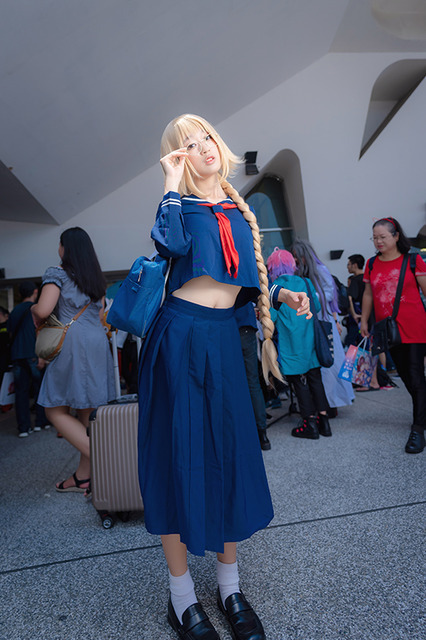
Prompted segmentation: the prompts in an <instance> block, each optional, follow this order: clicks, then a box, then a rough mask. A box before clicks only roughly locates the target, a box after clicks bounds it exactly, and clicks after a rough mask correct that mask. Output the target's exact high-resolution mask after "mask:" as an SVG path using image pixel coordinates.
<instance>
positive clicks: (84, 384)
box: [31, 227, 114, 492]
mask: <svg viewBox="0 0 426 640" xmlns="http://www.w3.org/2000/svg"><path fill="white" fill-rule="evenodd" d="M58 253H59V257H60V258H61V265H60V266H58V267H49V269H47V271H46V273H45V274H44V276H43V284H42V286H43V288H42V291H41V294H40V299H39V301H38V303H37V304H35V305H34V306H33V307H32V309H31V311H32V313H33V317H34V321H35V323H36V324H40V323H41V321H42V320H44V319H45V318H47V317H48V316H49V314H50V313H52V312H53V311H54V310H56V311H55V312H56V315H57V316H58V317H59V320H60V321H61V322H62V323H64V324H65V323H67V322H69V321H70V320H71V319H72V318H73V317H74V316H75V315H76V314H77V313H78V312H79V311H80V310H81V309H83V308H84V312H83V313H82V314H81V315H80V316H79V318H78V319H77V320H76V321H75V322H73V324H72V325H71V326H70V328H69V329H68V332H67V334H66V337H65V340H64V343H63V347H62V351H61V352H60V353H59V355H58V356H57V357H56V358H55V359H54V360H53V361H52V362H51V363H50V364H48V365H47V367H46V373H45V375H44V378H43V382H42V385H41V389H40V394H39V397H38V403H39V404H40V405H41V406H43V407H45V409H46V415H47V418H48V420H49V422H51V423H52V424H53V425H54V427H55V428H56V429H57V431H58V432H59V433H60V434H61V435H62V436H63V437H64V438H65V439H66V440H68V442H70V443H71V444H72V445H73V446H74V447H76V449H78V451H79V452H80V463H79V465H78V467H77V470H76V471H75V473H74V474H73V475H72V477H70V478H68V479H67V480H64V481H63V482H61V483H60V484H58V485H56V489H57V491H60V492H85V491H89V490H90V457H89V456H90V451H89V438H88V437H87V426H88V423H89V415H90V413H91V411H92V410H93V409H94V408H96V407H98V406H99V405H100V404H104V403H106V402H108V401H109V400H112V399H113V398H114V381H113V362H112V356H111V353H110V350H109V345H108V339H107V337H106V334H105V331H104V328H103V326H102V324H101V316H102V314H103V308H104V295H105V289H106V285H105V279H104V276H103V274H102V271H101V267H100V265H99V262H98V258H97V256H96V253H95V250H94V248H93V244H92V241H91V239H90V237H89V236H88V234H87V233H86V231H84V229H81V228H80V227H74V228H72V229H67V230H66V231H64V232H63V233H62V235H61V238H60V243H59V250H58ZM71 408H73V409H76V410H77V416H78V417H77V418H75V417H74V416H72V415H71V414H70V409H71Z"/></svg>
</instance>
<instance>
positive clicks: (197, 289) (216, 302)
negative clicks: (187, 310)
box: [172, 276, 241, 309]
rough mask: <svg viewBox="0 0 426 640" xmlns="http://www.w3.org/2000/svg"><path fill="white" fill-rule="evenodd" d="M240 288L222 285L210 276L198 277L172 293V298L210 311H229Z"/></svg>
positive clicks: (232, 285)
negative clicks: (207, 308) (210, 309)
mask: <svg viewBox="0 0 426 640" xmlns="http://www.w3.org/2000/svg"><path fill="white" fill-rule="evenodd" d="M240 289H241V287H237V286H235V285H234V284H224V283H223V282H218V281H217V280H213V278H211V277H210V276H200V277H199V278H192V280H188V282H185V284H184V285H182V286H181V288H180V289H176V291H173V293H172V296H174V297H175V298H180V299H181V300H186V301H187V302H192V303H193V304H199V305H201V306H202V307H210V308H212V309H229V307H233V306H234V304H235V300H236V299H237V295H238V293H239V291H240Z"/></svg>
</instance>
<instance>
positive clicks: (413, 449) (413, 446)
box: [405, 431, 425, 453]
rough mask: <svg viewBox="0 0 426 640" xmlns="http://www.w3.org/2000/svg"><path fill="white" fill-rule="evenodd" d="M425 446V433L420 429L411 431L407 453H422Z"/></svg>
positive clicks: (406, 448) (406, 446)
mask: <svg viewBox="0 0 426 640" xmlns="http://www.w3.org/2000/svg"><path fill="white" fill-rule="evenodd" d="M424 448H425V437H424V435H423V433H419V432H418V431H411V433H410V435H409V436H408V440H407V444H406V445H405V451H406V453H421V452H422V451H423V449H424Z"/></svg>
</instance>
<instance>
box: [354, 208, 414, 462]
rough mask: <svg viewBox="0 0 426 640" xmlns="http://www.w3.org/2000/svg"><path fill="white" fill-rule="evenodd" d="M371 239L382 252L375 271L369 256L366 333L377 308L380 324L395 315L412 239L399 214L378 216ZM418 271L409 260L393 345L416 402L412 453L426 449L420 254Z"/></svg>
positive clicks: (363, 331)
mask: <svg viewBox="0 0 426 640" xmlns="http://www.w3.org/2000/svg"><path fill="white" fill-rule="evenodd" d="M372 239H373V242H374V246H375V249H376V251H377V253H376V257H375V259H374V262H373V263H372V267H371V269H370V260H368V261H367V264H366V268H365V271H364V282H365V290H364V295H363V298H362V317H361V334H362V335H363V336H368V335H370V333H369V331H368V318H369V317H370V314H371V311H372V309H373V307H374V315H375V320H376V322H379V321H380V320H383V319H384V318H386V317H388V316H391V315H392V311H393V306H394V302H395V296H396V289H397V286H398V280H399V274H400V271H401V266H402V262H403V256H404V254H407V253H408V252H409V250H410V243H409V241H408V238H407V237H406V235H405V233H404V232H403V230H402V228H401V225H400V224H399V222H398V220H396V219H395V218H381V219H380V220H377V222H375V223H374V225H373V238H372ZM414 271H415V273H414V274H413V272H412V270H411V268H410V263H409V264H408V265H407V270H406V273H405V277H404V283H403V287H402V292H401V304H400V306H399V310H398V315H397V317H396V322H397V325H398V328H399V332H400V334H401V344H399V345H397V346H395V347H392V348H391V349H390V354H391V356H392V360H393V361H394V363H395V366H396V369H397V371H398V373H399V375H400V377H401V380H402V381H403V382H404V384H405V386H406V388H407V390H408V392H409V393H410V395H411V398H412V401H413V424H412V427H411V432H410V435H409V438H408V441H407V443H406V446H405V451H406V452H407V453H421V452H422V451H423V449H424V446H425V439H424V428H425V426H426V380H425V373H424V359H425V356H426V311H425V308H424V306H423V303H422V300H421V297H420V292H419V287H420V288H421V290H422V292H423V294H424V295H426V264H425V263H424V262H423V260H422V259H421V256H420V255H418V256H416V260H415V269H414ZM373 331H374V330H373Z"/></svg>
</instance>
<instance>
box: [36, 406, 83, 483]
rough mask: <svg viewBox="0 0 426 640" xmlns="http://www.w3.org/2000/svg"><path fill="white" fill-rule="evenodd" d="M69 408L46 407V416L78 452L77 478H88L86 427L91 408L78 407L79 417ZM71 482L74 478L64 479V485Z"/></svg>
mask: <svg viewBox="0 0 426 640" xmlns="http://www.w3.org/2000/svg"><path fill="white" fill-rule="evenodd" d="M69 410H70V409H69V407H47V408H46V416H47V418H48V420H49V422H51V423H52V424H53V426H54V427H55V428H56V429H57V430H58V431H59V433H60V434H61V435H62V436H63V437H64V438H65V439H66V440H67V441H68V442H69V443H70V444H72V445H73V446H74V447H75V448H76V449H77V450H78V451H79V452H80V454H81V456H80V463H79V465H78V467H77V470H76V476H77V478H78V479H79V480H85V479H86V478H90V444H89V438H88V436H87V431H86V427H87V425H88V421H89V415H90V412H91V411H92V409H80V410H79V412H78V414H79V417H80V419H77V418H74V417H73V416H71V415H70V413H69ZM73 484H74V479H73V478H69V479H68V480H66V481H65V484H64V487H65V488H66V487H68V486H72V485H73ZM84 488H85V487H84Z"/></svg>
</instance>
